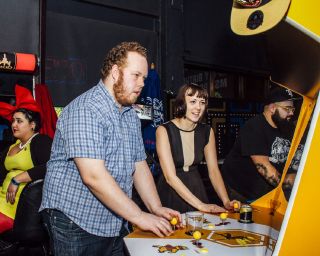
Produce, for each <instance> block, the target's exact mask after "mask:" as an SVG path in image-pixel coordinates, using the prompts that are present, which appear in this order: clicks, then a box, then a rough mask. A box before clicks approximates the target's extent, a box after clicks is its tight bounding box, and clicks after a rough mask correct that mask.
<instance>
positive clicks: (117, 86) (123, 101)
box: [113, 69, 134, 106]
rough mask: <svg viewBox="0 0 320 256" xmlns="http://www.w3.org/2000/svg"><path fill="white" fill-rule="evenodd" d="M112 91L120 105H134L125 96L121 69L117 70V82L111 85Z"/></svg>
mask: <svg viewBox="0 0 320 256" xmlns="http://www.w3.org/2000/svg"><path fill="white" fill-rule="evenodd" d="M113 90H114V96H115V98H116V100H117V102H118V103H119V104H120V105H122V106H128V105H131V104H133V103H134V102H131V101H130V99H129V98H127V97H126V96H125V90H124V85H123V72H122V70H121V69H120V70H119V78H118V81H117V82H116V83H114V84H113Z"/></svg>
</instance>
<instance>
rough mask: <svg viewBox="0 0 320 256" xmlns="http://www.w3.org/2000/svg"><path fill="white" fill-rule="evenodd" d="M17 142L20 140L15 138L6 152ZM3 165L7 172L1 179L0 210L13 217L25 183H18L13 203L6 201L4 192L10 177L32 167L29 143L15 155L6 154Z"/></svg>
mask: <svg viewBox="0 0 320 256" xmlns="http://www.w3.org/2000/svg"><path fill="white" fill-rule="evenodd" d="M19 143H20V140H17V142H16V143H15V144H13V145H11V146H10V149H9V150H8V153H9V152H10V150H11V149H12V148H13V147H14V146H15V145H17V144H19ZM4 166H5V168H6V169H7V170H8V174H7V175H6V178H5V180H4V181H3V184H2V186H1V187H0V205H1V207H0V212H1V213H3V214H5V215H6V216H8V217H10V218H12V219H14V217H15V215H16V210H17V205H18V201H19V198H20V194H21V191H22V189H23V188H24V186H25V185H26V183H21V184H20V185H19V188H18V191H17V194H16V198H15V202H14V204H11V203H8V202H7V200H6V193H7V190H8V186H9V185H10V182H11V179H12V178H13V177H15V176H17V175H18V174H20V173H22V172H25V171H27V170H29V169H31V168H32V167H34V165H33V162H32V159H31V152H30V143H28V145H26V147H24V148H23V149H22V150H21V151H19V152H18V153H17V154H15V155H12V156H9V155H8V154H7V156H6V158H5V161H4Z"/></svg>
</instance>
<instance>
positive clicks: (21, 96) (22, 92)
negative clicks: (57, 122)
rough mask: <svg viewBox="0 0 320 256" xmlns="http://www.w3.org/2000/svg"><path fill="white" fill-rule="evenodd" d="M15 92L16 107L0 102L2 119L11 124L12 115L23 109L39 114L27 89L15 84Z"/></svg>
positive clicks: (38, 109) (36, 105) (35, 103)
mask: <svg viewBox="0 0 320 256" xmlns="http://www.w3.org/2000/svg"><path fill="white" fill-rule="evenodd" d="M15 92H16V105H15V106H12V105H10V104H8V103H5V102H0V116H2V117H3V118H5V119H7V120H9V121H10V122H11V121H12V113H13V112H14V111H15V110H17V109H19V108H25V109H28V110H31V111H34V112H39V113H40V107H39V106H38V104H37V102H36V101H35V100H34V98H33V96H32V94H31V92H30V91H29V90H28V89H27V88H25V87H23V86H20V85H18V84H16V87H15Z"/></svg>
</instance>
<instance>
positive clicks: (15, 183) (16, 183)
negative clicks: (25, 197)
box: [11, 178, 20, 186]
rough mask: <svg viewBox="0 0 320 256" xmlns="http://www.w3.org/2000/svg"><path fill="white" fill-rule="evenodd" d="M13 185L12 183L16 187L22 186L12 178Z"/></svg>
mask: <svg viewBox="0 0 320 256" xmlns="http://www.w3.org/2000/svg"><path fill="white" fill-rule="evenodd" d="M11 183H12V184H13V185H15V186H19V185H20V182H18V181H16V179H15V178H12V179H11Z"/></svg>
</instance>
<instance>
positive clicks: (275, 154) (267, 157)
mask: <svg viewBox="0 0 320 256" xmlns="http://www.w3.org/2000/svg"><path fill="white" fill-rule="evenodd" d="M293 99H294V98H293V94H292V92H291V91H290V90H287V89H284V88H281V87H277V88H275V89H273V90H272V91H271V93H270V96H269V98H268V101H267V102H266V105H265V107H264V111H263V113H262V114H261V115H257V116H255V117H253V118H251V119H250V120H249V121H248V122H246V124H245V125H244V126H243V127H242V128H241V130H240V134H239V137H238V138H237V140H236V142H235V143H234V145H233V148H232V149H231V151H230V152H229V154H228V155H227V157H226V159H225V161H224V164H223V166H222V174H223V177H224V181H225V183H226V184H227V187H228V192H229V196H232V198H235V199H237V200H239V201H242V202H251V201H254V200H256V199H258V198H259V197H261V196H263V195H264V194H266V193H268V192H269V191H271V190H272V189H273V188H274V187H276V186H277V185H278V183H279V182H280V178H281V173H282V170H283V168H284V165H285V163H286V160H287V156H288V153H289V149H290V146H291V137H292V132H293V124H292V116H293V114H294V110H295V108H294V105H293Z"/></svg>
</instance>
